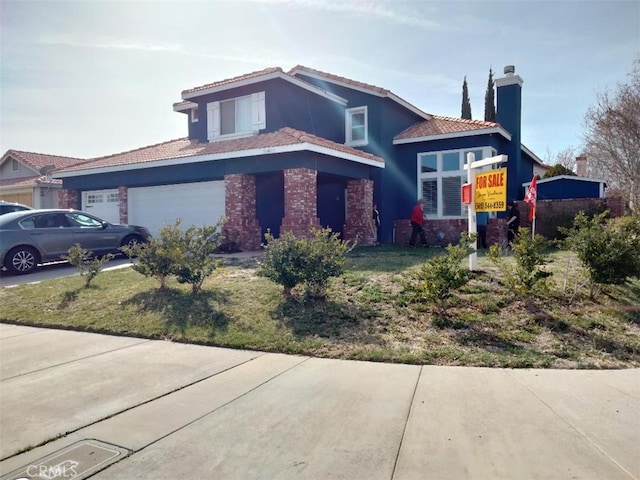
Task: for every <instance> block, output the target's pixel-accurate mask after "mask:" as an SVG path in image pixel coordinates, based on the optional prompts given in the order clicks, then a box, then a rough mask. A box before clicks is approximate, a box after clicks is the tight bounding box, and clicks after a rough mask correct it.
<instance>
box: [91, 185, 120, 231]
mask: <svg viewBox="0 0 640 480" xmlns="http://www.w3.org/2000/svg"><path fill="white" fill-rule="evenodd" d="M82 210H84V211H85V212H87V213H90V214H92V215H95V216H96V217H98V218H101V219H103V220H106V221H107V222H109V223H114V224H118V223H120V199H119V197H118V190H91V191H86V192H82Z"/></svg>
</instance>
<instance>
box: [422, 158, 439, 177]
mask: <svg viewBox="0 0 640 480" xmlns="http://www.w3.org/2000/svg"><path fill="white" fill-rule="evenodd" d="M420 171H421V172H422V173H428V172H437V171H438V157H437V156H436V155H420Z"/></svg>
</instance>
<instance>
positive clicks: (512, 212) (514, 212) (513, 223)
mask: <svg viewBox="0 0 640 480" xmlns="http://www.w3.org/2000/svg"><path fill="white" fill-rule="evenodd" d="M509 206H510V207H511V208H510V209H509V215H508V217H509V220H507V228H508V229H509V230H508V233H507V240H508V241H509V243H511V242H513V240H514V239H515V238H516V236H517V235H518V229H519V228H520V210H518V204H517V203H516V202H515V200H511V201H510V202H509Z"/></svg>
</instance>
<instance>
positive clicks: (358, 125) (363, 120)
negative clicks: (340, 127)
mask: <svg viewBox="0 0 640 480" xmlns="http://www.w3.org/2000/svg"><path fill="white" fill-rule="evenodd" d="M346 113H347V118H346V132H345V140H346V141H345V143H346V144H347V145H351V146H362V145H367V144H368V143H369V131H368V122H367V107H357V108H349V109H348V110H347V112H346Z"/></svg>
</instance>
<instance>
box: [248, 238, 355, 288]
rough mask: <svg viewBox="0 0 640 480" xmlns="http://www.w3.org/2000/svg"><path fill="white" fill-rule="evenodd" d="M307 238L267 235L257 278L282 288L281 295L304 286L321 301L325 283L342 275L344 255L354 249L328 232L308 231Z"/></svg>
mask: <svg viewBox="0 0 640 480" xmlns="http://www.w3.org/2000/svg"><path fill="white" fill-rule="evenodd" d="M309 233H310V238H296V237H295V236H294V235H293V234H292V233H291V232H284V233H282V234H281V235H280V238H274V237H273V235H272V234H271V233H270V232H267V234H266V235H265V238H266V240H267V244H266V246H265V252H264V258H263V260H262V263H261V264H260V268H259V269H258V275H260V276H263V277H266V278H268V279H270V280H272V281H273V282H275V283H277V284H279V285H282V286H283V287H284V291H283V293H284V295H285V296H287V297H291V296H292V290H293V289H294V288H295V287H296V286H298V285H304V286H305V287H306V290H307V292H308V293H310V294H311V295H312V296H313V297H314V298H318V299H322V298H324V296H325V291H326V287H327V284H328V282H329V279H330V278H331V277H337V276H340V275H342V273H343V271H344V265H345V262H346V254H347V253H348V252H349V251H351V250H352V249H353V247H354V245H352V244H350V243H349V242H344V241H342V240H340V238H339V235H338V234H337V233H332V232H331V229H330V228H324V229H317V228H312V229H311V230H310V232H309Z"/></svg>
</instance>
